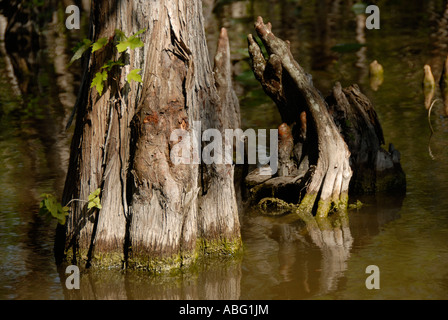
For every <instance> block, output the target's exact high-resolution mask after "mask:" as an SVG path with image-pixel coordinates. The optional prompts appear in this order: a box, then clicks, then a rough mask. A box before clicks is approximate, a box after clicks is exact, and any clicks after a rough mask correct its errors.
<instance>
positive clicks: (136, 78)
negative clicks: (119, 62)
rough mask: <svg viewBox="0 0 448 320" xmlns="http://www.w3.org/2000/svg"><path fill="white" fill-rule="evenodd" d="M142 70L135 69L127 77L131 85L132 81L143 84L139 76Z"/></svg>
mask: <svg viewBox="0 0 448 320" xmlns="http://www.w3.org/2000/svg"><path fill="white" fill-rule="evenodd" d="M141 70H142V69H134V70H132V71H131V72H130V73H129V74H128V75H127V77H126V79H127V80H128V82H129V83H131V81H132V80H134V81H136V82H143V81H142V76H141V75H139V74H138V72H140V71H141Z"/></svg>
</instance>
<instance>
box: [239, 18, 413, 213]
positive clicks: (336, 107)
mask: <svg viewBox="0 0 448 320" xmlns="http://www.w3.org/2000/svg"><path fill="white" fill-rule="evenodd" d="M255 29H256V31H257V33H258V35H259V36H260V38H261V40H262V42H263V44H264V46H265V47H266V50H267V52H268V55H269V58H268V59H266V58H265V57H264V56H263V54H262V51H261V49H260V46H259V44H258V43H257V42H256V41H255V39H254V37H253V36H252V35H249V37H248V40H249V52H250V54H251V58H252V68H253V71H254V73H255V76H256V78H257V79H258V80H259V81H260V83H261V85H262V87H263V89H264V91H265V92H266V93H267V94H268V95H269V96H270V97H271V98H272V99H273V100H274V102H275V103H276V104H277V107H278V110H279V112H280V115H281V117H282V120H283V121H284V122H283V123H282V124H281V125H280V126H279V170H278V177H271V178H270V179H268V178H267V177H264V178H263V179H262V180H260V178H259V177H258V176H257V174H256V172H253V173H250V174H249V175H248V177H247V178H246V183H247V186H248V187H249V189H250V194H251V200H252V201H255V202H259V201H260V200H261V199H263V198H264V197H269V196H268V195H270V197H271V199H269V201H268V202H267V201H263V206H267V205H268V203H269V202H270V201H271V200H272V197H275V198H280V199H282V200H285V201H288V202H293V203H298V204H299V211H301V212H303V213H307V214H308V213H312V214H314V215H316V217H317V218H318V219H320V218H325V217H326V216H327V215H328V213H329V212H330V211H332V209H333V208H334V209H338V208H341V209H344V208H345V209H346V208H347V201H348V193H349V192H350V193H353V194H361V193H377V192H383V191H392V190H398V191H400V192H402V191H403V190H404V189H405V187H406V179H405V174H404V172H403V170H402V168H401V164H400V153H399V152H398V151H397V150H396V149H395V148H394V146H393V145H392V144H391V145H390V146H389V150H388V151H386V150H384V149H383V148H382V145H383V144H384V136H383V131H382V128H381V125H380V122H379V120H378V116H377V114H376V112H375V109H374V107H373V105H372V104H371V103H370V101H369V100H368V98H367V97H366V96H365V95H363V94H362V93H361V91H360V89H359V87H358V86H357V85H353V86H350V87H349V88H345V89H342V87H341V85H340V83H336V85H335V86H334V88H333V91H332V93H331V95H330V96H328V97H327V98H325V99H324V98H323V96H322V95H321V94H320V92H319V91H318V90H317V89H316V88H315V87H314V86H313V84H312V81H311V76H309V75H307V74H306V73H305V71H304V70H303V69H302V68H301V67H300V65H299V64H298V63H297V62H296V61H295V60H294V58H293V57H292V54H291V52H290V50H289V42H284V41H283V40H281V39H279V38H277V37H275V36H274V35H273V34H272V31H271V26H270V24H264V23H263V20H262V19H261V18H259V19H258V21H257V22H256V23H255ZM270 204H271V203H270ZM272 204H273V206H274V207H275V206H277V207H280V208H278V209H280V211H283V212H287V211H290V209H291V208H292V207H291V206H287V205H285V204H283V203H282V202H278V201H272ZM321 220H322V219H321ZM322 221H324V220H322Z"/></svg>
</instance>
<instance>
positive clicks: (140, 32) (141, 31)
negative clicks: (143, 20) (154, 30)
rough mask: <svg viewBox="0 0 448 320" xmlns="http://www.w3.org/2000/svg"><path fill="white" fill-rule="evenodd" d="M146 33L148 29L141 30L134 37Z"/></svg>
mask: <svg viewBox="0 0 448 320" xmlns="http://www.w3.org/2000/svg"><path fill="white" fill-rule="evenodd" d="M145 31H146V29H140V30H138V31H137V32H136V33H135V34H134V37H135V36H138V35H139V34H142V33H143V32H145Z"/></svg>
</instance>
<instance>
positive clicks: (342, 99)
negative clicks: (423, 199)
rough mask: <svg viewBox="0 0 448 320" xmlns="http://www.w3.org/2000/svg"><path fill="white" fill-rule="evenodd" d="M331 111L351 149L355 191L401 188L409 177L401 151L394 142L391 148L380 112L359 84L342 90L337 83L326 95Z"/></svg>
mask: <svg viewBox="0 0 448 320" xmlns="http://www.w3.org/2000/svg"><path fill="white" fill-rule="evenodd" d="M326 100H327V103H328V105H329V110H330V112H331V113H332V115H333V119H334V121H335V123H336V125H337V126H338V128H339V130H340V132H341V133H342V136H343V137H344V140H345V142H346V143H347V145H348V148H349V150H350V154H351V156H350V165H351V168H352V170H353V177H352V179H351V181H350V192H351V193H353V194H361V193H367V194H369V193H370V194H372V193H377V192H383V191H393V190H397V191H402V190H404V189H405V188H406V177H405V174H404V172H403V169H402V167H401V164H400V153H399V151H398V150H396V149H395V148H394V146H393V145H392V144H390V145H389V149H388V151H386V150H384V149H383V148H382V145H384V143H385V139H384V134H383V129H382V127H381V124H380V122H379V119H378V115H377V113H376V111H375V108H374V107H373V105H372V103H371V102H370V101H369V99H368V98H367V97H366V96H365V95H364V94H363V93H362V92H361V90H360V89H359V87H358V86H357V85H352V86H350V87H348V88H345V89H342V87H341V84H340V83H339V82H338V83H336V84H335V86H334V88H333V92H332V94H331V95H330V96H329V97H327V99H326Z"/></svg>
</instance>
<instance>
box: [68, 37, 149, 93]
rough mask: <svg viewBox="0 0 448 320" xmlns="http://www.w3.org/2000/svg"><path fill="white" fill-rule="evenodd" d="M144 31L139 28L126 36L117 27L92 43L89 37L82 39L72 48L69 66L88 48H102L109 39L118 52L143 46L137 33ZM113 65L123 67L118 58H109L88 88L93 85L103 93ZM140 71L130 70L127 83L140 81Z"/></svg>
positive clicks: (92, 50)
mask: <svg viewBox="0 0 448 320" xmlns="http://www.w3.org/2000/svg"><path fill="white" fill-rule="evenodd" d="M145 31H146V29H141V30H139V31H137V32H136V33H135V34H133V35H131V36H129V37H127V36H126V35H125V34H124V32H123V31H121V30H118V29H117V30H115V35H114V37H111V38H101V39H98V40H97V41H96V42H93V43H92V41H91V40H89V39H84V40H82V41H81V42H80V43H79V44H78V45H77V46H76V47H75V48H74V49H73V52H74V55H73V57H72V59H71V60H70V62H69V66H70V65H72V64H73V62H75V61H76V60H78V59H80V58H81V57H82V56H83V54H84V53H85V52H87V51H88V50H89V49H90V48H91V52H92V53H94V52H96V51H99V50H101V49H103V48H104V47H105V46H107V45H108V44H109V41H111V39H113V40H114V46H115V48H116V50H117V52H118V53H123V52H125V51H126V50H127V49H130V50H135V49H137V48H140V47H143V45H144V44H143V42H142V40H141V39H140V38H139V37H138V35H140V34H142V33H143V32H145ZM114 66H118V67H123V66H124V63H123V62H122V61H121V60H120V59H118V60H117V61H115V60H109V61H108V62H106V63H104V65H103V66H102V67H101V68H100V69H101V71H99V72H97V73H96V74H95V77H94V78H93V80H92V83H91V84H90V88H93V87H95V88H96V90H97V91H98V94H99V95H100V96H101V95H102V94H103V90H104V83H105V82H106V81H107V79H108V73H109V72H110V71H111V69H112V68H113V67H114ZM140 71H141V69H133V70H131V71H130V72H129V74H128V75H127V77H126V80H127V81H128V83H131V81H136V82H142V77H141V75H139V74H138V72H140Z"/></svg>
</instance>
